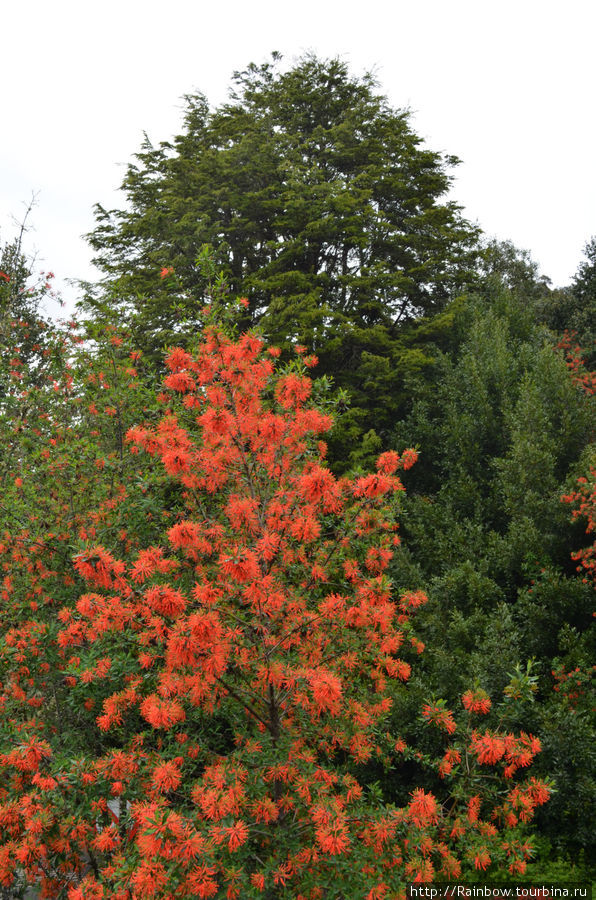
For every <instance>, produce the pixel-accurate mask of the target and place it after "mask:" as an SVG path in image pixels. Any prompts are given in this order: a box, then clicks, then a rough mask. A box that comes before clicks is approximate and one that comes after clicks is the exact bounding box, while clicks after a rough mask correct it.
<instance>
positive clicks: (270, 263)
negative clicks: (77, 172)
mask: <svg viewBox="0 0 596 900" xmlns="http://www.w3.org/2000/svg"><path fill="white" fill-rule="evenodd" d="M456 163H457V160H456V159H455V158H454V157H452V156H446V155H443V154H441V153H438V152H435V151H432V150H429V149H427V148H426V147H425V146H424V145H423V142H422V139H421V138H420V137H419V136H417V135H416V134H415V132H414V131H413V129H412V127H411V124H410V117H409V113H408V112H407V111H405V110H396V109H393V108H392V107H391V105H390V103H389V102H388V100H387V98H386V97H384V96H383V95H382V94H380V93H378V92H377V88H376V84H375V81H374V79H373V77H372V76H370V75H365V76H363V77H361V78H359V77H355V76H353V75H351V74H350V73H349V71H348V68H347V66H346V65H345V64H344V63H343V62H341V61H340V60H338V59H334V60H330V61H322V60H320V59H317V58H316V57H314V56H310V55H309V56H305V57H303V58H302V59H301V60H300V61H299V62H298V63H296V64H295V65H294V66H293V67H291V68H290V69H288V70H287V71H282V70H281V68H280V60H279V57H277V56H276V55H274V58H273V60H272V62H270V63H265V64H264V65H259V66H257V65H250V66H249V67H248V68H247V69H246V70H245V71H243V72H237V73H236V74H235V75H234V76H233V89H232V92H231V95H230V99H229V101H228V102H227V103H224V104H223V105H221V106H220V107H218V108H216V109H210V108H209V105H208V103H207V100H206V98H205V97H204V96H202V95H201V94H193V95H189V96H187V97H186V111H185V116H184V129H183V131H182V133H181V134H180V135H178V136H177V137H175V138H174V139H173V140H172V141H168V142H162V143H160V144H158V145H157V146H154V145H153V144H152V143H151V142H150V141H149V139H148V138H146V140H145V142H144V144H143V146H142V148H141V150H140V152H139V153H137V154H136V157H135V162H134V163H132V164H131V165H129V167H128V171H127V174H126V177H125V179H124V182H123V185H122V190H123V192H124V195H125V197H126V206H125V208H123V209H119V210H118V209H114V210H110V211H108V210H105V209H104V208H103V207H102V206H100V205H98V206H97V207H96V216H97V225H96V228H95V230H94V231H93V232H92V234H91V235H90V236H89V239H90V242H91V245H92V247H93V248H94V249H95V251H96V254H97V255H96V259H95V262H96V264H97V265H99V267H100V268H101V269H102V271H103V272H104V273H105V280H104V284H103V288H102V290H100V291H99V292H96V293H95V296H94V297H91V296H89V297H88V298H87V307H88V308H89V307H91V308H93V309H94V310H95V311H96V312H97V310H98V309H100V308H101V306H102V303H103V304H107V306H108V307H109V308H110V309H111V310H113V309H114V308H116V309H117V310H118V312H119V314H120V316H121V317H122V318H123V319H124V320H125V321H127V322H128V323H129V324H130V326H131V328H132V329H133V331H134V332H135V339H136V341H137V343H139V344H140V345H142V346H144V347H145V348H146V349H152V350H153V352H155V349H156V348H159V349H160V350H161V348H162V347H163V345H164V344H168V343H171V342H172V340H173V336H174V335H175V334H177V333H178V336H177V337H176V340H178V341H179V340H180V337H179V332H180V330H181V323H182V322H183V321H184V322H186V323H187V324H188V325H192V324H193V323H196V322H197V321H198V319H197V316H198V314H199V310H200V307H201V305H202V298H203V296H204V291H205V280H206V275H205V271H204V267H202V266H198V267H197V265H196V260H197V257H198V256H199V255H200V253H201V248H202V247H203V246H204V245H210V246H211V248H212V251H213V257H214V262H215V263H216V265H217V267H218V268H219V269H220V271H222V273H223V275H224V277H225V279H226V282H227V284H228V285H229V288H230V290H231V291H232V292H233V293H236V294H244V295H246V296H247V297H248V299H249V306H248V309H247V312H246V317H245V320H244V322H243V325H244V326H246V327H249V326H253V325H255V324H257V323H259V324H260V326H261V328H262V330H263V331H264V333H265V334H266V335H267V337H268V338H269V339H271V340H273V341H275V342H277V343H280V344H281V345H282V346H284V345H286V344H287V342H288V341H292V340H297V341H299V342H300V343H303V344H306V345H307V346H308V347H309V349H311V350H313V351H314V352H316V353H317V354H318V356H319V359H320V366H321V368H320V371H322V372H323V373H325V374H331V375H333V376H334V377H335V378H336V381H337V383H338V385H339V386H343V387H346V388H348V390H350V391H353V390H354V389H355V387H356V386H357V385H361V383H362V381H363V380H364V381H367V382H370V380H371V379H370V371H371V370H372V371H374V372H375V378H376V379H377V380H378V379H380V380H381V381H382V382H383V384H381V385H380V386H379V387H378V391H377V392H378V393H381V394H383V396H385V397H386V398H390V397H391V396H392V395H393V394H394V393H395V392H396V385H395V383H394V376H393V374H392V373H393V372H394V371H395V368H396V365H395V363H396V358H395V357H396V353H397V352H398V351H397V350H396V336H397V331H398V329H399V327H400V326H401V325H403V324H404V323H405V322H408V321H410V320H412V319H413V318H417V317H419V316H421V315H429V314H431V313H434V312H437V311H440V310H441V309H442V308H443V307H444V306H445V304H446V303H447V301H448V299H449V298H450V297H452V296H453V295H454V293H457V292H458V291H459V290H461V289H462V287H463V286H464V285H465V284H467V283H468V282H469V281H470V278H471V277H472V268H473V262H474V259H475V247H476V238H477V230H476V229H475V228H474V227H472V226H471V225H470V224H469V223H468V222H466V221H465V220H464V219H463V218H462V216H461V214H460V209H459V207H458V206H457V205H456V204H455V203H454V202H453V201H451V200H449V199H448V198H447V194H448V191H449V188H450V185H451V175H450V169H451V167H452V166H453V165H455V164H456ZM164 275H165V276H166V277H163V276H164ZM160 276H162V277H160ZM386 370H389V371H386ZM357 405H359V401H357ZM373 405H374V406H375V409H376V411H377V417H378V413H379V409H380V404H373ZM360 427H361V430H362V431H363V430H366V429H367V428H370V427H372V424H371V422H370V421H368V422H366V421H365V422H363V423H362V424H361V426H360Z"/></svg>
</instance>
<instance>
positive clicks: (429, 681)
mask: <svg viewBox="0 0 596 900" xmlns="http://www.w3.org/2000/svg"><path fill="white" fill-rule="evenodd" d="M457 164H458V160H457V159H455V158H454V157H450V156H445V155H442V154H440V153H436V152H433V151H431V150H429V149H427V148H426V147H425V146H424V144H423V142H422V141H421V139H420V138H419V137H418V136H417V135H416V134H415V133H414V131H413V129H412V126H411V122H410V119H409V115H408V114H407V113H406V112H404V111H400V110H395V109H393V108H392V107H391V106H390V104H389V102H388V101H387V99H386V98H385V97H384V96H382V94H381V93H379V89H378V86H377V85H376V83H375V81H374V80H373V79H372V78H371V77H363V78H357V77H354V76H352V75H351V74H350V72H349V70H348V68H347V67H346V66H345V64H344V63H342V62H341V61H338V60H331V61H323V60H320V59H318V58H316V57H315V56H312V55H309V56H305V57H304V58H302V59H301V60H300V61H299V62H298V63H296V64H295V65H294V66H293V67H292V68H290V69H286V70H284V69H283V68H282V66H281V64H280V60H279V59H278V58H277V57H276V55H274V56H273V59H272V61H271V62H270V63H266V64H263V65H259V66H257V65H250V66H249V67H248V68H247V69H246V70H245V71H243V72H239V73H236V74H235V75H234V77H233V82H232V89H231V91H230V96H229V100H228V102H227V103H225V104H223V105H221V106H220V107H218V108H215V109H213V108H212V107H210V105H209V103H208V100H207V98H205V97H204V96H201V95H198V94H193V95H190V96H188V97H186V107H185V117H184V125H183V130H182V133H181V134H180V135H178V136H176V137H175V138H174V139H172V140H171V141H167V142H162V143H159V144H158V145H154V144H152V143H151V142H150V140H149V139H148V138H146V139H145V141H144V143H143V145H142V147H141V149H140V150H139V152H138V153H137V154H136V156H135V158H134V161H133V162H132V163H131V164H130V165H129V166H128V169H127V172H126V176H125V178H124V182H123V184H122V196H123V202H122V207H121V208H120V209H113V210H107V209H105V208H104V207H102V206H101V205H99V204H98V205H97V207H96V226H95V228H94V230H93V231H92V233H91V234H90V235H89V236H88V240H89V242H90V245H91V247H92V248H93V250H94V252H95V262H96V265H97V266H98V267H99V270H100V271H101V273H102V278H101V280H99V281H98V282H97V283H95V284H89V283H85V284H81V285H80V298H81V299H80V302H79V304H78V307H77V311H76V314H75V315H74V316H73V317H72V318H71V319H70V320H68V321H64V322H57V321H54V320H50V319H49V318H48V317H47V316H44V314H43V304H44V300H45V298H46V297H47V295H48V294H49V293H50V292H51V291H52V274H51V273H47V274H45V275H43V276H42V277H41V278H38V279H37V280H36V276H35V273H34V272H33V271H32V267H31V265H30V263H29V262H28V260H27V255H26V247H24V246H23V245H22V235H21V237H19V238H18V239H16V240H13V241H8V242H6V243H4V245H3V247H2V250H1V258H0V343H1V346H2V357H1V361H0V442H1V448H2V452H1V453H0V484H1V492H0V497H1V499H0V563H1V565H2V572H1V573H0V578H1V584H0V589H1V597H2V611H3V615H2V620H1V625H0V708H1V709H2V716H3V721H2V728H1V730H0V896H5V897H7V898H9V897H10V898H18V897H26V896H27V897H31V896H40V897H48V898H69V900H98V898H108V897H109V898H118V900H134V898H138V900H141V898H146V897H156V898H173V897H175V896H176V897H215V898H224V897H225V898H240V900H243V898H257V897H262V898H267V900H273V898H280V900H282V898H293V900H306V898H309V900H310V898H312V900H315V898H325V900H327V898H329V900H357V898H367V900H383V898H396V897H403V896H405V894H404V892H405V887H406V884H407V883H408V882H412V881H421V882H425V881H433V880H434V881H443V882H445V881H459V880H461V881H464V882H468V883H469V882H477V881H480V882H483V881H490V882H520V881H526V880H527V881H531V882H537V881H543V880H549V881H575V882H578V881H590V880H593V879H594V874H595V870H594V859H595V858H596V852H595V851H596V847H595V843H594V828H593V822H594V815H595V812H596V802H595V801H596V771H595V768H596V742H595V740H594V738H595V731H596V728H595V721H594V707H595V704H594V669H595V668H596V667H595V666H594V659H595V649H596V648H595V628H594V587H595V584H594V571H595V566H596V545H595V544H594V509H595V496H596V495H595V483H596V453H595V450H594V429H595V424H596V419H595V405H594V404H595V397H594V391H595V384H596V375H595V373H594V364H595V362H596V351H595V334H594V323H595V322H596V239H594V238H593V239H592V240H591V241H589V242H588V244H587V246H586V250H585V258H584V260H583V261H578V268H577V273H576V275H575V277H574V279H573V281H572V283H571V284H570V285H569V286H566V287H562V288H553V287H552V285H551V284H550V282H549V280H548V279H547V278H545V277H543V276H542V275H541V274H540V273H539V271H538V268H537V266H536V265H535V264H534V262H533V261H532V259H531V258H530V256H529V254H528V253H527V252H525V251H523V250H519V249H518V248H516V247H515V246H514V245H513V244H512V243H510V242H498V241H496V240H491V239H488V238H486V237H485V236H484V235H483V234H482V232H481V231H480V229H479V228H478V227H477V226H475V225H473V224H472V223H470V222H468V221H467V220H466V219H465V217H464V215H463V211H462V209H461V208H460V207H459V206H458V205H457V204H456V203H455V202H454V201H453V200H452V199H449V197H450V193H449V192H450V188H451V182H452V174H451V173H452V172H453V170H454V167H455V166H457ZM587 237H588V236H587ZM32 891H33V892H37V893H31V892H32Z"/></svg>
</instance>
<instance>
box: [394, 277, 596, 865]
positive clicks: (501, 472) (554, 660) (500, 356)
mask: <svg viewBox="0 0 596 900" xmlns="http://www.w3.org/2000/svg"><path fill="white" fill-rule="evenodd" d="M522 281H523V279H522ZM511 287H512V288H513V285H512V286H511ZM537 308H538V307H537V305H536V303H527V302H526V301H525V300H524V298H523V295H522V294H521V293H519V294H516V292H515V290H513V289H510V290H504V289H503V287H502V286H501V287H500V288H498V289H497V284H496V282H493V285H492V288H491V289H490V290H487V292H486V293H485V294H483V295H480V296H478V297H476V298H469V299H468V300H467V301H466V302H465V303H464V304H460V306H459V309H458V312H457V314H456V315H455V317H454V322H453V339H452V344H451V348H449V347H448V346H447V350H446V352H443V353H438V354H437V355H436V362H435V364H434V366H432V367H429V369H428V370H427V373H426V375H427V378H428V381H427V382H426V384H425V383H424V382H422V383H419V385H418V390H417V392H416V397H417V399H416V400H415V401H414V403H413V407H412V412H411V413H410V415H409V416H408V417H407V418H406V419H404V420H403V421H402V422H400V423H399V424H398V426H397V428H396V433H395V438H394V440H395V442H396V446H403V445H405V444H414V445H417V446H420V447H421V448H422V452H421V460H420V463H419V465H418V466H417V467H416V468H415V469H414V470H412V472H411V473H409V475H408V479H407V487H408V496H407V498H406V501H405V503H404V508H403V514H402V526H403V529H404V540H405V544H406V545H407V548H408V552H407V553H402V558H401V559H398V560H396V563H395V568H394V574H395V577H396V578H397V579H398V580H401V582H402V583H404V584H410V583H414V581H413V579H418V581H417V582H416V583H420V579H421V578H422V579H423V581H425V582H426V584H427V585H428V591H429V604H428V607H427V608H426V610H425V612H424V614H423V616H422V620H421V621H422V622H423V623H424V628H423V631H422V632H421V636H422V638H423V639H424V640H425V642H426V643H427V645H428V647H429V648H432V649H429V651H428V652H426V653H425V654H424V656H423V660H424V666H425V670H424V675H423V676H421V679H422V684H423V685H425V686H426V689H427V690H429V691H430V690H432V691H434V692H436V693H437V694H439V695H441V696H444V697H446V698H447V700H448V701H449V702H454V699H455V697H456V696H457V694H458V693H459V692H460V691H461V690H462V689H463V687H464V685H465V684H467V683H469V682H470V679H471V678H472V679H476V681H477V683H478V684H479V685H480V686H481V687H482V688H484V689H485V690H487V691H488V692H489V693H490V694H491V695H492V696H495V695H498V694H499V693H501V692H502V691H503V690H504V688H505V686H506V684H507V683H508V682H510V681H511V675H512V673H513V674H514V673H515V672H516V671H517V672H518V676H516V677H519V676H520V675H521V674H523V672H524V671H525V667H526V665H527V662H528V660H531V659H535V662H534V664H533V670H532V671H533V675H532V677H536V678H537V679H538V680H537V682H536V683H535V686H536V687H537V693H536V700H537V702H536V703H535V704H534V706H533V710H532V713H531V715H530V716H529V717H528V716H527V715H526V718H525V725H524V727H532V728H533V729H535V731H536V733H538V734H540V735H541V738H542V741H543V747H544V753H543V754H542V755H541V757H540V761H539V763H538V767H539V769H540V770H541V771H542V773H545V772H549V774H551V775H554V776H555V779H556V784H557V794H556V798H555V800H554V801H553V802H552V803H551V804H550V805H549V809H548V810H542V811H541V813H540V817H539V818H540V823H541V828H542V831H543V834H545V835H546V836H548V838H549V840H551V841H552V842H553V843H554V844H556V846H557V848H558V849H557V852H559V853H562V854H565V853H570V852H572V853H574V854H578V853H579V852H580V851H582V849H583V851H584V852H585V853H586V854H589V853H591V852H592V851H593V837H592V835H591V834H590V826H587V827H586V821H587V819H590V816H589V815H588V816H587V817H586V810H588V809H590V808H592V807H593V806H594V804H595V803H596V790H595V774H594V772H595V769H594V754H593V734H594V714H593V709H592V708H591V707H590V700H589V699H588V697H589V694H590V689H589V687H588V684H587V683H586V684H585V685H583V687H582V690H583V691H585V697H584V696H583V695H580V703H579V706H578V707H577V708H573V709H572V708H570V707H569V701H568V700H567V699H566V697H565V696H564V693H563V691H562V690H561V691H556V690H554V688H556V686H557V684H558V681H557V679H556V678H555V677H554V676H553V675H552V674H551V671H553V672H563V673H564V674H563V676H561V677H563V678H564V679H565V678H568V677H569V676H568V675H567V673H568V672H570V671H572V672H574V671H575V670H576V667H577V668H578V672H580V673H581V672H588V673H589V672H590V671H591V668H590V667H591V665H592V662H591V661H592V660H593V657H594V653H595V652H596V647H595V645H594V640H595V635H594V626H593V617H592V610H593V589H592V587H591V586H590V585H588V584H585V583H583V581H582V580H581V578H578V577H577V574H576V572H575V567H574V564H573V561H572V559H571V553H572V552H573V551H574V550H576V549H577V548H578V545H579V546H582V544H585V538H583V537H582V533H581V528H580V527H579V526H576V525H574V524H573V523H572V522H571V521H570V517H569V511H568V509H567V508H566V507H565V506H564V504H562V503H561V495H562V494H563V493H564V492H565V491H566V490H568V487H569V485H570V484H571V483H573V482H574V480H575V478H576V477H577V474H578V473H582V472H584V471H587V468H588V466H587V462H586V452H587V451H586V447H589V446H590V442H591V440H592V439H593V434H594V425H595V423H596V420H595V409H594V399H593V396H591V395H590V394H589V391H585V390H582V389H581V387H580V386H579V384H578V383H577V381H575V380H574V379H573V378H572V377H570V373H569V370H568V368H567V367H566V365H565V362H564V360H563V359H562V358H561V357H560V356H559V355H558V354H557V353H556V352H555V349H554V347H553V345H552V340H551V339H550V337H549V335H548V333H547V332H546V331H545V330H543V328H542V327H541V326H539V325H537V324H536V318H537V317H538V312H537ZM429 376H430V377H429ZM588 455H589V454H588ZM583 527H585V525H584V526H583ZM412 560H416V566H413V563H412ZM410 579H412V581H411V580H410ZM524 677H525V676H524ZM573 677H574V678H579V677H580V676H579V675H576V676H573ZM592 706H593V703H592ZM580 707H581V708H580ZM566 734H572V735H573V736H574V737H573V740H574V742H575V749H574V751H573V753H572V754H566V751H565V744H566V742H567V738H566V737H565V736H564V735H566ZM566 756H567V763H565V762H564V760H565V757H566ZM566 765H567V768H565V766H566ZM561 821H564V822H565V823H566V824H565V826H564V828H563V829H562V833H561V826H560V823H561Z"/></svg>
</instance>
